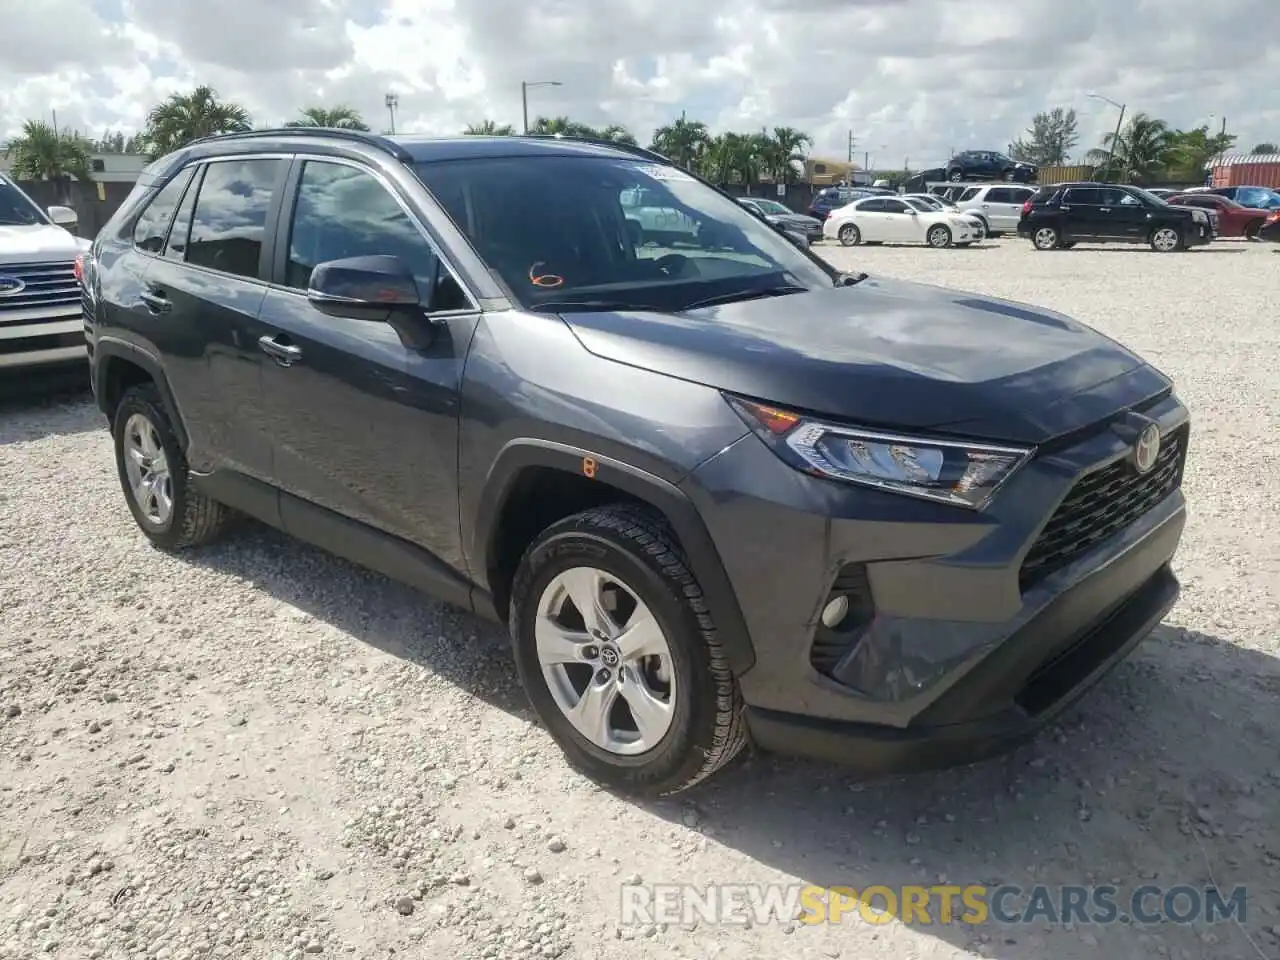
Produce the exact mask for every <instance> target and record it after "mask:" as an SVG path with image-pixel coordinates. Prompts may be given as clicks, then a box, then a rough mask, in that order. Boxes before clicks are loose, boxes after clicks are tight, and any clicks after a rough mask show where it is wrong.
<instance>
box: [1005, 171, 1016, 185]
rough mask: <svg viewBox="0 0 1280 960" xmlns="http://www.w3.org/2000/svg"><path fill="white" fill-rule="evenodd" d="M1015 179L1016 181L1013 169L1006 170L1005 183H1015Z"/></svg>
mask: <svg viewBox="0 0 1280 960" xmlns="http://www.w3.org/2000/svg"><path fill="white" fill-rule="evenodd" d="M1013 181H1014V174H1013V171H1012V170H1006V171H1005V172H1004V182H1005V183H1013Z"/></svg>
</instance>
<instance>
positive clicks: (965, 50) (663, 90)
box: [0, 0, 1280, 166]
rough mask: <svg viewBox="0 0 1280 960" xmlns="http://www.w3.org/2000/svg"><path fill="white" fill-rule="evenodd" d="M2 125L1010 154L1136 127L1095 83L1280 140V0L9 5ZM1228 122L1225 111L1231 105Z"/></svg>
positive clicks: (890, 156)
mask: <svg viewBox="0 0 1280 960" xmlns="http://www.w3.org/2000/svg"><path fill="white" fill-rule="evenodd" d="M0 24H2V25H3V32H4V35H5V43H4V45H3V50H4V53H3V57H2V58H0V138H2V137H6V136H9V135H12V134H13V133H15V132H16V131H17V130H18V129H19V128H20V127H21V125H22V122H23V121H24V120H26V119H28V118H33V117H44V118H46V119H47V118H48V117H49V116H50V113H51V111H54V110H56V111H57V114H58V122H59V125H61V126H73V127H76V128H78V129H81V130H83V131H86V132H91V133H94V134H97V133H99V132H101V131H102V130H104V129H106V128H108V127H110V128H115V129H126V130H128V129H134V128H137V127H138V126H139V125H140V124H141V123H142V120H143V117H144V116H145V114H146V112H147V110H148V109H149V108H150V107H151V106H152V105H153V104H154V103H155V102H157V101H158V100H160V99H161V98H163V97H164V96H165V95H167V94H168V93H170V92H172V91H174V90H180V89H183V88H189V87H191V86H194V85H195V84H196V83H200V82H203V83H209V84H211V85H212V86H214V87H215V88H216V89H217V90H218V92H219V93H220V94H221V95H222V96H223V97H225V98H229V99H234V100H237V101H239V102H240V103H242V104H244V105H245V106H246V107H248V108H249V109H250V111H251V112H252V113H253V115H254V117H255V119H256V120H258V121H259V122H280V121H284V120H286V119H289V118H290V117H292V116H293V115H294V114H295V113H296V111H297V110H298V109H299V108H301V107H303V106H306V105H310V104H336V103H346V104H349V105H351V106H354V107H355V108H357V109H358V110H360V111H361V112H362V113H363V114H364V115H365V117H366V119H367V120H368V121H369V122H370V123H371V124H373V125H374V126H377V127H381V126H385V124H386V122H387V121H386V110H385V107H384V105H383V95H384V94H385V93H386V92H388V91H395V92H396V93H398V94H399V98H400V101H399V102H400V107H399V114H398V117H397V127H398V128H399V129H401V130H414V131H421V132H428V133H452V132H456V131H458V130H460V129H461V128H462V127H463V126H465V125H466V124H467V123H468V122H471V121H475V120H480V119H485V118H489V119H494V120H497V121H499V122H506V123H513V124H516V125H518V124H519V122H520V115H521V104H520V82H521V80H558V81H560V82H561V84H562V86H559V87H538V88H536V89H534V90H531V91H530V106H529V110H530V115H531V116H535V115H537V114H539V113H544V114H551V115H555V114H566V115H570V116H572V117H574V118H575V119H579V120H583V121H586V122H589V123H596V124H604V123H614V122H616V123H622V124H624V125H625V126H628V127H629V128H631V129H632V130H633V132H635V133H636V135H637V136H638V137H640V138H641V139H642V140H643V139H645V138H647V137H648V135H649V133H650V131H651V130H652V129H653V127H654V126H656V125H658V124H661V123H664V122H667V121H669V120H670V119H671V118H672V117H674V116H675V115H677V114H678V113H679V111H680V110H681V109H684V110H685V111H686V112H687V113H688V115H690V116H691V117H697V118H699V119H703V120H705V121H707V122H708V123H709V124H710V125H711V126H712V127H713V128H715V129H722V130H723V129H731V128H736V129H757V128H759V127H761V126H774V125H787V126H794V127H799V128H801V129H802V130H805V131H807V132H808V133H810V134H811V135H812V136H813V137H814V138H815V140H816V143H817V145H816V148H815V152H816V153H820V154H825V155H828V156H831V155H836V156H839V155H842V154H843V153H844V151H845V149H846V146H847V137H848V133H849V131H850V130H852V131H853V135H854V137H855V138H856V140H857V146H856V148H855V149H856V151H857V152H858V153H859V154H862V153H863V152H864V151H867V152H870V153H872V154H873V155H874V156H873V158H872V159H873V162H875V163H876V164H877V165H881V166H887V165H890V164H892V165H895V166H896V165H898V164H901V163H903V162H904V159H905V158H908V157H909V158H910V159H911V162H912V164H913V165H914V166H919V165H921V164H924V163H929V162H936V161H940V160H941V159H942V158H943V156H944V154H946V153H947V151H948V150H949V149H951V148H955V149H960V148H964V147H970V148H979V147H987V148H996V149H1002V148H1004V147H1005V145H1006V144H1007V143H1009V142H1010V141H1011V140H1013V139H1014V138H1016V137H1017V136H1019V135H1020V134H1021V133H1022V132H1023V130H1024V129H1025V128H1026V127H1027V126H1028V124H1029V123H1030V120H1031V117H1032V115H1033V114H1035V113H1036V112H1037V111H1040V110H1044V109H1048V108H1052V107H1056V106H1062V107H1075V108H1076V110H1077V112H1078V113H1079V117H1080V133H1081V144H1080V145H1079V147H1078V148H1077V149H1078V151H1080V152H1083V150H1085V149H1087V148H1088V147H1091V146H1094V145H1095V144H1096V143H1097V141H1098V140H1099V138H1100V137H1101V136H1102V135H1103V134H1104V133H1105V132H1107V131H1109V130H1110V129H1111V128H1112V127H1113V126H1114V123H1115V116H1116V114H1115V111H1114V109H1113V108H1112V107H1110V106H1108V105H1106V104H1105V103H1101V102H1099V101H1097V100H1092V99H1089V98H1088V97H1087V96H1086V94H1087V92H1088V91H1090V90H1096V91H1098V92H1100V93H1103V94H1105V95H1106V96H1108V97H1110V98H1112V99H1114V100H1118V101H1121V102H1125V103H1127V104H1128V106H1129V110H1130V112H1134V111H1138V110H1143V111H1146V112H1149V113H1153V114H1155V115H1157V116H1161V117H1163V118H1165V119H1167V120H1168V121H1169V122H1171V123H1173V124H1174V125H1176V126H1184V127H1185V126H1194V125H1198V124H1202V123H1210V122H1212V123H1214V125H1215V126H1216V125H1217V124H1220V123H1221V121H1222V118H1223V117H1224V116H1225V117H1226V118H1227V125H1228V129H1229V130H1230V131H1231V132H1233V133H1236V134H1238V135H1239V137H1240V143H1241V145H1242V146H1243V147H1245V148H1246V149H1247V148H1249V147H1251V146H1252V145H1253V144H1254V143H1256V142H1258V141H1261V140H1271V141H1275V140H1278V139H1280V105H1277V104H1276V102H1275V99H1274V97H1273V96H1272V89H1273V88H1272V83H1273V75H1272V74H1273V70H1274V64H1275V63H1276V62H1277V61H1280V3H1278V2H1276V0H1215V2H1214V3H1212V4H1208V5H1206V4H1204V3H1203V2H1202V0H1124V2H1117V0H1076V2H1074V3H1071V4H1064V3H1061V2H1057V0H1055V2H1050V0H1022V2H1020V3H1014V4H1010V3H1008V2H1005V0H787V2H783V0H700V2H697V3H692V2H685V3H671V2H670V0H614V2H611V3H599V2H594V3H593V2H588V0H540V2H538V3H528V2H527V0H223V2H222V3H220V4H216V5H204V4H200V3H197V2H196V0H40V2H38V3H36V2H31V0H0ZM1211 117H1212V118H1213V119H1212V120H1211Z"/></svg>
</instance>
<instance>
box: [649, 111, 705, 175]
mask: <svg viewBox="0 0 1280 960" xmlns="http://www.w3.org/2000/svg"><path fill="white" fill-rule="evenodd" d="M710 146H711V134H710V133H708V132H707V125H706V124H705V123H702V122H701V121H699V120H686V119H685V118H684V115H683V114H681V116H680V119H679V120H677V121H676V122H675V123H671V124H668V125H667V126H665V127H659V128H658V129H657V130H655V131H654V132H653V142H652V143H651V144H650V146H649V149H650V150H654V151H656V152H658V153H660V154H662V155H663V156H665V157H668V158H670V159H671V160H672V161H673V162H674V163H676V164H677V165H678V166H681V167H684V168H685V169H687V170H692V169H693V168H694V167H697V166H698V165H699V164H700V163H701V161H702V159H703V156H704V154H705V153H706V152H707V150H708V149H709V148H710Z"/></svg>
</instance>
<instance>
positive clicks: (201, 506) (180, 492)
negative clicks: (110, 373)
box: [111, 383, 231, 550]
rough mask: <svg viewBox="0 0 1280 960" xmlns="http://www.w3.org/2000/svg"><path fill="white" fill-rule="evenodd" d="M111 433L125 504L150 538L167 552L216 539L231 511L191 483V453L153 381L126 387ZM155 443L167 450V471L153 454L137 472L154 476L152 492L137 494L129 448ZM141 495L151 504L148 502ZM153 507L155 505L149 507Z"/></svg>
mask: <svg viewBox="0 0 1280 960" xmlns="http://www.w3.org/2000/svg"><path fill="white" fill-rule="evenodd" d="M144 432H145V433H146V434H147V435H148V437H149V439H148V440H146V441H143V439H142V437H143V434H144ZM111 434H112V437H113V439H114V440H115V451H116V472H117V473H118V474H119V477H120V487H121V490H122V491H123V492H124V498H125V502H126V503H128V504H129V511H130V513H132V514H133V519H134V521H135V522H136V523H137V524H138V528H139V529H140V530H142V532H143V534H145V535H146V537H147V539H148V540H150V541H151V542H152V543H153V544H154V545H155V546H157V547H160V548H161V549H163V550H182V549H185V548H187V547H196V546H201V545H203V544H206V543H209V542H211V541H212V540H214V539H216V538H217V536H218V535H219V534H220V533H221V532H222V530H223V528H224V527H225V526H226V524H227V521H228V520H229V519H230V517H231V512H230V511H229V510H228V509H227V508H226V507H224V506H223V505H222V504H220V503H218V502H217V501H215V500H210V499H209V498H208V497H206V496H205V495H204V494H202V493H200V492H199V491H197V490H196V489H195V488H193V487H192V486H191V485H190V473H189V468H188V466H187V458H186V455H185V454H184V453H183V452H182V447H181V445H180V444H179V443H178V438H177V435H176V434H175V433H174V432H173V426H172V425H171V424H170V422H169V417H168V415H167V414H166V413H165V412H164V403H163V402H162V401H161V399H160V391H159V390H157V389H156V387H155V385H154V384H151V383H147V384H139V385H137V386H134V387H130V388H129V389H128V390H127V391H125V394H124V396H123V397H121V398H120V403H119V404H118V405H117V406H116V409H115V413H114V414H113V416H112V418H111ZM135 441H136V442H135ZM153 446H155V447H158V448H159V451H160V452H162V453H163V458H164V459H163V464H164V468H163V471H161V470H156V469H153V468H154V467H155V466H156V460H157V459H158V454H157V457H153V458H152V460H151V467H147V468H137V472H138V475H140V476H143V477H151V478H153V482H152V483H151V484H150V485H149V486H150V490H151V491H152V492H151V494H150V495H149V496H147V497H140V496H139V495H137V494H135V493H134V486H135V484H134V482H133V478H131V476H130V473H131V468H130V466H129V461H130V460H133V461H134V462H135V464H136V463H137V460H136V459H135V458H134V457H133V456H131V454H130V451H131V450H133V451H137V452H141V450H142V449H143V448H144V447H146V448H150V447H153ZM162 473H163V474H164V475H165V476H162ZM142 499H146V500H147V501H148V503H147V504H146V505H144V503H143V502H141V500H142ZM164 499H167V500H168V502H169V508H168V510H167V511H165V510H164V509H163V500H164ZM149 505H154V507H155V509H149Z"/></svg>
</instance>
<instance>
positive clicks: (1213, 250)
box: [1065, 241, 1248, 257]
mask: <svg viewBox="0 0 1280 960" xmlns="http://www.w3.org/2000/svg"><path fill="white" fill-rule="evenodd" d="M1073 249H1076V250H1079V249H1085V250H1088V251H1089V252H1090V253H1127V254H1130V255H1134V254H1146V255H1159V256H1162V257H1163V256H1168V254H1164V253H1159V251H1156V250H1152V249H1151V248H1150V247H1147V246H1143V245H1141V244H1136V243H1135V244H1123V245H1119V244H1105V245H1104V244H1100V243H1099V244H1088V243H1085V242H1083V241H1081V242H1079V243H1077V244H1076V245H1075V247H1074V248H1073ZM1247 249H1248V247H1192V248H1191V249H1190V250H1183V251H1180V252H1182V253H1194V254H1195V255H1196V256H1204V255H1211V254H1217V253H1232V254H1239V253H1244V252H1245V250H1247ZM1065 252H1070V251H1065Z"/></svg>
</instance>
